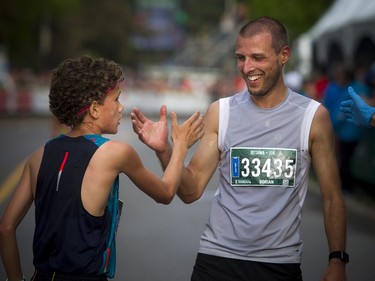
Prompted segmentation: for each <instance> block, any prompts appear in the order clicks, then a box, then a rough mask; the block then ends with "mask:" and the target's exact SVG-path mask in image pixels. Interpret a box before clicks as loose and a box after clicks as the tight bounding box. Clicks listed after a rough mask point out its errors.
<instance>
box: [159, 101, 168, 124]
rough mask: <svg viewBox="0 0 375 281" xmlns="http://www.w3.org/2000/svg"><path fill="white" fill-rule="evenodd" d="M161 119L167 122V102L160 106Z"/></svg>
mask: <svg viewBox="0 0 375 281" xmlns="http://www.w3.org/2000/svg"><path fill="white" fill-rule="evenodd" d="M160 121H163V122H167V106H166V105H165V104H163V105H162V106H161V107H160Z"/></svg>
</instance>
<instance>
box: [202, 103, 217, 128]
mask: <svg viewBox="0 0 375 281" xmlns="http://www.w3.org/2000/svg"><path fill="white" fill-rule="evenodd" d="M219 110H220V103H219V100H217V101H214V102H213V103H211V104H210V106H209V107H208V109H207V112H206V114H205V116H204V124H205V128H206V129H209V130H210V131H211V130H214V131H217V130H218V126H219Z"/></svg>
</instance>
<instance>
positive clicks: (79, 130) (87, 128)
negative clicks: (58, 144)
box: [67, 122, 101, 137]
mask: <svg viewBox="0 0 375 281" xmlns="http://www.w3.org/2000/svg"><path fill="white" fill-rule="evenodd" d="M89 134H96V135H101V132H100V130H99V128H97V127H96V126H95V125H94V124H93V123H91V122H84V123H81V124H80V125H78V126H75V127H73V128H72V130H71V131H70V132H69V133H68V134H67V135H68V136H71V137H78V136H83V135H89Z"/></svg>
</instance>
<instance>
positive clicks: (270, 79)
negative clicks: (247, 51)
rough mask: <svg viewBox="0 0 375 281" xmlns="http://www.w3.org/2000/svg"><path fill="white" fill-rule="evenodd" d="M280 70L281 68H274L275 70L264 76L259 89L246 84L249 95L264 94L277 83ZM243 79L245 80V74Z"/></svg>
mask: <svg viewBox="0 0 375 281" xmlns="http://www.w3.org/2000/svg"><path fill="white" fill-rule="evenodd" d="M281 71H282V70H281V68H276V70H275V71H273V72H272V73H270V74H269V75H268V76H265V80H264V82H263V84H262V85H261V87H260V88H259V89H254V88H251V87H249V86H248V87H247V89H248V91H249V93H250V95H252V96H255V97H262V96H266V95H267V94H268V93H269V92H270V91H272V89H273V88H274V87H275V85H276V84H277V82H278V80H279V79H280V75H281ZM244 79H245V81H246V80H247V76H245V77H244Z"/></svg>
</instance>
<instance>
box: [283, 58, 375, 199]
mask: <svg viewBox="0 0 375 281" xmlns="http://www.w3.org/2000/svg"><path fill="white" fill-rule="evenodd" d="M285 80H286V83H287V85H288V86H289V87H290V88H292V89H293V90H295V91H297V92H300V93H301V94H304V95H306V96H309V97H311V98H313V99H315V100H318V101H319V102H321V103H322V104H323V105H324V106H325V107H326V108H327V109H328V111H329V113H330V117H331V121H332V124H333V129H334V133H335V136H336V149H337V157H338V162H339V167H340V175H341V182H342V190H343V192H344V193H355V192H359V191H361V186H360V181H358V178H357V177H356V176H355V173H354V172H353V171H354V170H356V169H357V170H358V169H362V167H358V166H357V167H355V165H356V163H355V161H354V160H355V159H354V158H355V153H356V150H358V149H359V145H360V144H361V143H363V139H364V137H365V135H366V133H368V131H369V130H370V129H368V128H363V127H358V126H356V125H353V124H351V123H349V122H347V121H346V120H345V116H344V114H343V113H342V112H341V111H340V103H341V102H342V101H343V100H347V99H348V98H349V95H348V87H349V86H351V87H352V88H353V89H354V90H355V91H356V92H357V93H358V94H359V95H360V96H361V97H362V98H363V99H364V100H365V101H366V102H367V103H368V104H369V105H373V106H374V105H375V63H374V64H373V65H371V66H369V67H365V66H363V65H359V64H357V65H354V66H353V67H352V68H349V67H347V66H345V65H343V64H336V65H334V66H332V67H331V68H330V69H329V70H327V69H325V68H317V69H316V70H315V71H314V72H313V75H312V76H311V77H309V78H307V79H304V78H302V76H299V75H298V73H297V72H295V71H293V72H290V73H286V75H285ZM367 145H368V144H367ZM369 145H370V147H374V145H373V143H372V144H369ZM371 150H373V149H371ZM371 157H372V155H371V151H369V153H368V155H367V159H365V160H366V161H365V162H364V163H362V164H368V165H370V164H371V163H372V162H373V161H371ZM357 162H358V161H357Z"/></svg>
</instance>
